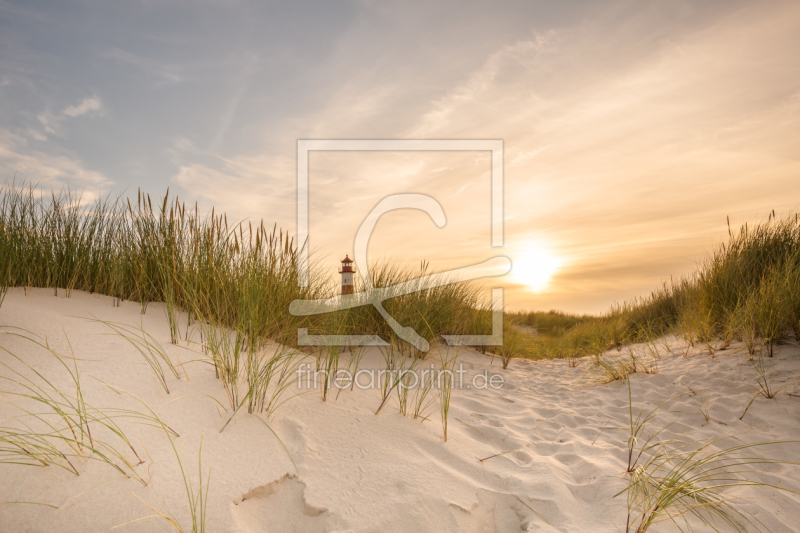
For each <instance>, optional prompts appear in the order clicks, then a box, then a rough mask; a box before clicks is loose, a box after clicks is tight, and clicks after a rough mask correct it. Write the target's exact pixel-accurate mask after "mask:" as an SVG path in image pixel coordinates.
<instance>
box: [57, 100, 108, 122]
mask: <svg viewBox="0 0 800 533" xmlns="http://www.w3.org/2000/svg"><path fill="white" fill-rule="evenodd" d="M102 108H103V102H101V101H100V98H98V97H96V96H93V97H91V98H84V99H83V101H82V102H81V103H80V104H78V105H71V106H69V107H67V108H66V109H64V110H63V111H62V112H61V113H63V114H64V115H66V116H68V117H73V118H75V117H79V116H81V115H83V114H85V113H88V112H89V111H100V110H101V109H102Z"/></svg>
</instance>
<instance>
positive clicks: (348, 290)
mask: <svg viewBox="0 0 800 533" xmlns="http://www.w3.org/2000/svg"><path fill="white" fill-rule="evenodd" d="M353 272H355V270H353V261H352V260H351V259H350V256H348V255H345V256H344V259H342V269H341V270H339V274H341V275H342V296H344V295H345V294H353V292H354V290H353Z"/></svg>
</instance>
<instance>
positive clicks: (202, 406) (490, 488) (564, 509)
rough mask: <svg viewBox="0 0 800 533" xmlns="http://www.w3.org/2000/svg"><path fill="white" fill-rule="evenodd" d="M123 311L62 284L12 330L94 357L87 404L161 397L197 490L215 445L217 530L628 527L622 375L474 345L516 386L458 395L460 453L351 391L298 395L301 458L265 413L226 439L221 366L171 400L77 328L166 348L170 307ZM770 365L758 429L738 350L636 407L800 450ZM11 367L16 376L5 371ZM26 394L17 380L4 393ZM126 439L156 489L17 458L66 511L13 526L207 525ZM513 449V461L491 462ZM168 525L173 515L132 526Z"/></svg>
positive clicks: (175, 385)
mask: <svg viewBox="0 0 800 533" xmlns="http://www.w3.org/2000/svg"><path fill="white" fill-rule="evenodd" d="M111 302H112V300H111V298H108V297H105V296H96V295H89V294H86V293H80V292H78V293H75V294H74V295H73V297H72V298H70V299H67V298H64V297H54V296H53V292H52V291H51V290H34V291H33V293H32V294H31V295H30V296H27V297H26V296H24V295H23V292H22V290H21V289H14V290H12V291H11V292H10V294H9V295H8V296H7V298H6V300H5V302H4V303H3V305H2V307H0V326H4V329H3V330H2V331H5V332H11V331H12V330H10V329H8V327H18V328H24V329H26V330H29V331H30V332H32V333H35V334H36V335H39V336H41V337H45V336H46V337H47V339H48V341H49V342H50V343H51V346H52V347H53V348H54V349H56V350H58V351H60V352H63V353H68V347H67V344H66V342H65V336H64V334H65V333H66V335H67V337H68V338H69V340H70V342H71V343H72V348H73V349H74V353H75V354H76V356H77V357H79V358H80V359H81V360H80V361H79V369H80V372H81V381H82V385H83V389H84V396H85V398H86V400H87V401H88V402H89V403H90V404H92V405H94V406H97V407H112V406H113V407H123V408H126V409H135V410H139V411H144V408H143V407H142V406H141V404H139V403H138V402H137V401H136V400H135V399H133V398H132V397H131V396H129V395H125V394H117V393H116V392H114V391H112V390H111V389H110V388H108V387H107V386H106V385H104V384H103V382H105V383H108V384H112V385H114V386H116V387H120V388H122V389H125V390H126V391H128V392H130V393H131V394H135V395H136V396H138V397H139V398H141V399H142V400H144V401H145V402H147V404H148V405H150V406H151V407H152V408H153V409H154V410H155V411H156V412H157V413H158V415H159V416H160V417H161V418H162V419H163V420H164V421H165V422H166V423H167V424H169V425H170V426H171V427H173V428H174V429H175V430H176V431H177V432H178V433H180V435H181V436H180V438H178V439H176V443H177V444H178V445H179V449H180V450H181V453H182V456H183V458H184V463H185V464H186V465H187V467H188V469H189V472H190V475H191V477H192V479H193V481H194V483H195V484H196V483H197V452H198V447H199V443H200V438H201V436H202V435H205V437H204V442H203V457H202V458H203V468H204V471H207V470H208V469H210V471H211V482H210V495H209V497H208V504H209V509H208V519H207V529H208V530H209V531H217V532H224V531H241V532H256V531H270V532H290V531H359V532H361V531H364V532H367V531H369V532H392V531H403V532H427V531H430V532H444V531H474V532H486V531H488V532H491V531H498V532H511V531H576V532H616V531H624V528H625V518H626V506H625V496H624V495H622V496H620V497H617V498H613V496H614V494H616V493H617V492H619V491H620V490H622V489H623V488H624V487H625V486H626V483H627V481H626V479H627V477H626V476H625V474H624V470H625V465H626V456H625V453H626V451H625V445H626V439H627V435H626V433H625V431H619V430H614V429H605V430H603V429H601V428H603V427H614V426H625V425H626V424H627V416H628V413H627V409H628V397H627V394H628V392H627V387H626V386H625V384H624V383H623V382H619V381H618V382H614V383H610V384H605V385H589V384H588V382H589V380H591V379H592V378H593V376H595V375H596V372H597V371H596V370H595V369H592V368H591V365H590V364H589V362H588V361H584V362H582V363H581V364H580V366H579V367H578V368H574V369H571V368H568V366H567V363H566V361H552V362H539V363H531V362H526V361H517V360H515V361H512V363H511V366H510V368H509V369H508V370H505V371H504V370H502V369H501V368H500V364H499V361H498V360H496V359H495V360H494V361H492V360H491V359H490V358H488V357H486V356H482V355H480V354H478V353H476V352H474V351H472V350H465V351H463V352H462V354H461V356H460V357H461V359H460V360H461V361H462V362H463V363H464V365H465V367H466V368H467V369H469V371H470V373H471V374H472V373H479V372H483V371H484V370H485V369H489V371H490V372H493V373H494V372H496V373H499V374H502V375H503V376H504V378H505V382H506V383H505V386H504V388H503V389H502V390H475V389H469V390H456V391H454V392H453V400H452V409H451V414H450V425H449V435H448V437H449V438H448V442H446V443H445V442H443V441H442V430H441V423H440V420H439V417H438V411H437V410H436V408H435V406H434V411H433V412H432V416H431V420H430V421H428V422H424V423H420V422H419V421H415V420H413V419H411V418H406V417H403V416H401V415H400V414H399V413H397V408H396V406H395V405H396V404H395V403H390V404H389V405H388V406H387V407H386V408H385V409H384V410H383V411H382V412H381V413H380V414H379V415H378V416H375V415H374V414H373V413H374V411H375V409H376V408H377V405H378V404H379V402H380V400H379V395H378V392H377V391H375V390H356V391H354V392H351V391H349V390H347V391H344V392H342V393H341V395H340V396H339V398H338V400H335V399H334V398H329V400H328V401H327V402H325V403H322V402H321V401H320V398H319V395H318V394H307V395H303V396H299V397H296V398H294V399H292V400H290V401H289V402H287V403H286V404H284V405H283V406H282V407H281V408H280V409H279V410H278V411H277V413H276V415H275V417H274V418H273V419H271V420H268V422H269V424H270V426H271V428H272V429H273V430H274V431H275V433H276V434H277V435H278V436H279V437H280V439H281V440H282V441H283V443H284V444H285V445H286V448H287V449H288V454H287V451H286V450H285V449H284V448H283V446H282V445H281V444H280V442H279V441H278V440H277V439H276V437H275V436H274V435H273V434H272V433H271V432H270V430H269V429H268V428H267V426H266V425H265V424H264V422H263V421H262V420H267V419H266V416H265V415H261V417H260V418H259V417H257V416H255V415H248V414H247V413H245V412H240V413H238V414H237V415H236V417H235V418H234V419H233V421H232V422H231V423H230V425H229V426H228V427H227V428H226V429H225V431H224V432H223V433H219V430H220V428H221V427H222V426H223V424H224V423H225V421H226V420H227V419H228V417H229V415H230V413H225V412H223V411H222V409H221V408H219V406H218V405H217V403H216V402H215V401H213V400H212V399H211V398H210V397H213V398H216V399H217V400H218V401H219V402H220V403H221V404H223V405H225V404H226V403H227V401H226V396H225V392H224V390H223V388H222V386H221V384H220V382H219V381H217V380H216V379H215V378H214V374H213V370H212V369H210V368H209V367H208V366H207V365H205V364H203V363H200V362H194V363H189V364H186V365H185V366H186V369H187V372H188V375H189V378H190V381H189V382H187V381H186V379H185V378H184V379H181V380H176V379H174V377H172V376H168V377H167V379H168V383H169V386H170V389H171V394H169V395H167V394H165V393H164V391H163V390H162V389H161V388H160V386H159V385H158V383H157V381H156V380H155V377H154V374H153V372H152V370H151V369H150V368H149V366H147V364H146V363H145V361H144V360H143V359H142V357H141V356H140V355H139V354H138V353H137V352H136V351H135V350H134V349H133V348H132V347H131V346H130V345H128V344H127V343H126V342H125V341H124V340H123V339H120V338H118V337H114V336H108V335H104V333H107V331H106V329H105V328H104V327H103V326H102V325H99V324H96V323H90V322H87V321H86V320H83V319H81V318H78V317H87V316H89V314H92V315H94V316H96V317H98V318H101V319H104V320H112V321H119V322H127V323H130V324H138V323H139V321H140V320H142V319H143V323H144V326H145V328H146V329H147V330H148V331H149V332H150V333H152V334H153V335H155V336H156V337H158V338H159V339H160V340H161V341H163V342H164V343H165V344H166V343H167V342H168V340H169V334H168V328H167V321H166V318H165V316H164V311H163V306H161V305H151V306H150V307H149V308H148V311H147V314H146V315H145V316H144V317H142V316H141V315H140V314H139V306H138V304H136V303H134V302H122V306H121V307H120V308H115V307H112V304H111ZM62 327H63V331H62V329H61V328H62ZM0 347H2V348H5V349H7V350H9V351H11V352H12V353H14V354H16V355H18V356H21V357H23V358H24V359H25V360H26V361H28V362H30V364H32V365H33V366H34V367H35V368H36V369H37V370H38V371H39V372H41V373H43V374H44V375H45V376H47V377H48V378H52V379H53V381H54V383H56V384H57V385H58V386H59V387H60V386H64V387H68V386H69V380H68V379H64V378H65V377H67V375H66V372H65V371H64V369H63V367H61V366H60V365H59V364H58V363H57V362H56V360H55V358H54V357H53V356H52V355H50V354H49V353H47V352H46V351H44V350H42V349H41V348H37V347H34V346H33V345H32V344H31V343H30V342H28V341H26V340H24V339H21V338H19V337H15V336H12V335H8V334H0ZM734 348H736V347H734ZM167 349H168V351H169V353H170V354H171V356H173V358H174V359H175V360H177V358H178V357H180V359H181V360H182V361H187V360H188V359H190V358H191V357H192V353H191V352H189V351H187V350H185V349H180V348H177V347H174V346H168V348H167ZM0 361H2V362H4V363H6V364H8V365H11V366H13V367H14V368H20V367H19V365H18V364H17V363H16V362H15V361H13V360H12V358H11V357H10V356H9V355H8V354H7V353H5V352H0ZM378 361H379V354H378V352H377V350H374V351H369V352H368V353H367V356H366V357H365V360H364V364H365V366H367V367H376V366H378ZM767 363H768V365H769V367H770V368H771V369H772V372H773V379H774V382H775V383H777V384H778V386H780V385H782V384H784V383H787V382H788V383H789V384H788V385H787V387H786V388H784V389H783V391H782V392H781V393H780V394H779V395H778V396H777V398H776V399H775V400H766V399H763V398H759V399H757V400H756V401H755V403H754V404H753V406H752V407H751V408H750V411H749V412H748V413H747V415H746V416H745V418H744V420H743V421H740V420H739V416H740V415H741V414H742V411H743V410H744V408H745V406H746V404H747V402H748V401H749V400H750V398H751V397H752V395H753V393H754V386H755V379H754V377H755V372H754V371H753V369H752V367H751V366H750V365H749V364H748V363H747V358H746V355H745V354H743V353H736V350H733V349H732V350H728V351H725V352H721V353H719V354H718V356H717V357H716V358H715V359H713V360H711V359H710V358H709V357H708V356H707V355H701V354H696V355H691V356H689V357H687V358H684V357H681V356H680V355H678V353H677V350H675V354H671V355H665V356H664V357H663V358H662V360H661V361H660V362H659V369H660V373H659V374H657V375H644V374H637V375H635V376H633V378H632V386H633V394H634V402H635V405H637V406H638V405H639V404H641V403H642V402H647V405H648V407H652V406H654V405H656V404H658V403H660V402H661V401H663V400H664V399H666V398H668V397H670V396H673V395H675V394H678V393H682V392H685V391H688V390H690V389H691V390H693V391H695V393H692V394H687V395H685V396H683V397H681V398H680V399H678V400H676V402H675V404H674V406H673V407H672V409H676V410H681V411H683V413H682V414H680V415H676V416H680V419H679V421H678V422H676V423H675V424H674V425H673V426H671V427H670V429H669V431H667V432H665V434H664V436H665V437H669V436H672V435H676V434H679V433H684V434H686V435H687V436H688V437H690V438H707V437H713V436H722V435H735V438H733V439H731V440H729V441H728V443H729V444H730V445H733V444H736V443H738V442H756V441H766V440H800V410H799V409H798V406H800V398H797V397H793V396H790V395H787V394H786V392H790V393H793V394H800V385H799V384H798V376H800V350H799V349H798V348H797V347H796V346H794V345H784V346H781V347H779V348H778V349H777V351H776V355H775V357H774V358H773V359H771V360H768V361H767ZM0 371H1V372H2V375H8V374H9V372H8V371H7V369H5V368H2V369H0ZM469 380H471V377H469V378H468V380H467V382H469ZM10 388H13V385H10V384H5V385H3V386H0V389H2V390H9V389H10ZM2 396H5V397H6V398H7V399H12V398H11V397H10V396H9V395H8V394H3V395H2ZM702 396H708V397H709V398H710V412H711V420H710V422H708V423H706V422H705V420H704V419H703V417H702V416H701V415H700V413H699V412H698V411H697V410H695V409H694V408H693V407H692V405H693V404H694V403H698V401H699V399H700V398H701V397H702ZM15 401H17V400H15ZM391 402H394V400H391ZM18 414H19V411H17V410H15V409H14V408H13V407H12V406H10V405H9V404H8V403H4V404H3V405H0V418H2V419H4V420H5V421H4V422H3V425H4V426H8V425H12V424H14V423H15V422H14V421H13V420H8V418H9V417H11V416H16V415H18ZM673 419H675V416H673V417H670V418H668V419H666V418H665V420H669V421H671V420H673ZM123 429H124V430H125V431H126V433H127V434H128V436H129V437H130V438H131V440H132V441H133V444H134V446H135V447H136V448H137V451H138V452H139V454H140V455H142V456H143V458H144V459H145V463H144V464H142V465H140V466H138V467H137V471H139V472H140V473H141V475H142V476H143V477H144V478H145V479H146V480H148V483H149V486H147V487H144V486H142V485H141V484H140V483H139V482H137V481H136V480H133V479H127V478H124V477H122V476H121V475H120V474H119V473H118V472H117V471H116V470H114V469H113V468H112V467H110V466H109V465H107V464H104V463H100V462H98V461H85V460H84V461H79V462H77V463H76V466H77V467H78V469H79V471H80V474H81V475H80V476H75V475H73V474H70V473H69V472H66V471H64V470H60V469H57V468H55V467H52V466H51V467H46V468H40V467H31V466H19V465H8V464H2V465H0V479H2V481H3V482H2V484H0V502H14V501H17V502H19V501H25V502H40V503H47V504H50V505H53V506H56V507H58V508H57V509H53V508H50V507H44V506H39V505H31V504H10V503H6V504H0V530H2V531H8V532H24V531H64V532H88V531H107V530H109V529H110V528H112V527H114V526H117V525H120V524H124V523H126V522H129V521H131V520H136V519H137V518H141V517H145V516H148V515H152V514H153V512H152V510H151V509H149V508H148V507H147V506H146V505H145V504H144V503H142V502H141V501H140V500H139V499H137V498H136V497H134V494H135V495H137V496H139V497H140V498H142V499H143V500H145V501H147V502H149V503H151V504H152V505H154V506H157V507H160V508H167V509H169V510H170V511H171V512H172V513H173V514H174V515H175V516H176V517H177V518H178V520H179V521H180V522H181V523H182V524H183V527H184V528H186V529H187V530H191V519H190V518H189V514H188V507H187V498H186V495H185V491H184V487H183V482H182V480H181V477H180V471H179V469H178V463H177V461H176V458H175V455H174V453H173V451H172V449H171V448H170V446H169V441H168V440H167V438H166V437H165V436H164V434H163V432H160V431H158V430H156V429H153V428H148V427H141V426H137V425H132V424H124V425H123ZM120 449H121V450H122V448H120ZM509 450H515V451H512V452H511V453H506V454H504V455H501V456H498V457H494V458H492V459H489V460H486V461H484V462H480V461H479V459H482V458H486V457H489V456H491V455H494V454H498V453H502V452H507V451H509ZM775 450H776V452H777V455H780V456H781V457H782V458H784V459H792V460H795V461H797V460H800V447H799V446H798V445H797V444H784V445H780V446H778V447H776V448H775ZM129 455H130V454H129ZM290 455H291V459H290ZM292 460H293V461H294V464H293V462H292ZM295 465H296V469H295ZM791 476H795V477H791ZM796 476H797V470H796V469H791V468H790V467H787V466H782V465H778V466H774V467H770V468H769V472H768V473H763V474H760V477H759V479H761V480H763V481H768V482H778V483H781V484H783V485H785V486H787V487H788V488H791V489H793V490H796V491H800V479H797V477H796ZM737 495H738V496H742V497H744V498H747V499H746V500H745V501H744V503H743V505H744V507H745V508H746V509H747V510H748V511H750V512H752V513H753V515H754V516H755V517H756V518H757V519H758V520H760V521H761V523H762V524H764V526H765V530H767V531H771V532H788V531H798V530H800V526H798V524H800V496H797V495H793V494H788V493H777V492H775V491H768V490H767V491H759V490H757V489H747V490H740V491H739V492H737ZM673 529H674V528H672V527H661V529H658V528H654V530H656V531H659V530H660V531H669V530H673ZM170 530H172V529H171V527H170V526H169V524H168V523H167V522H165V521H164V520H161V519H148V520H144V521H139V522H135V523H133V524H129V525H126V526H124V527H122V528H120V529H119V531H129V532H136V531H170ZM700 531H702V529H700Z"/></svg>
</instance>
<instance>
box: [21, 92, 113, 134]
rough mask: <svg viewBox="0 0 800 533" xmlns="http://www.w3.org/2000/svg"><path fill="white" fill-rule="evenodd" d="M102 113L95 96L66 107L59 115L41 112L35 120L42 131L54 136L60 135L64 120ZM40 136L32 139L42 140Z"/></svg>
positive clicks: (101, 104) (100, 103)
mask: <svg viewBox="0 0 800 533" xmlns="http://www.w3.org/2000/svg"><path fill="white" fill-rule="evenodd" d="M102 111H103V102H102V100H100V98H99V97H97V96H92V97H89V98H84V99H83V100H82V101H81V102H80V103H78V104H76V105H71V106H67V107H65V108H64V109H62V110H61V111H60V112H59V113H55V114H54V113H51V112H50V111H42V112H41V113H39V114H38V115H37V116H36V118H37V119H38V120H39V122H40V123H41V125H42V127H43V128H44V131H45V132H47V133H52V134H54V135H58V134H60V133H61V128H60V126H61V123H62V121H63V120H64V119H67V118H76V117H79V116H81V115H85V114H87V113H92V112H98V113H99V112H102ZM42 137H43V136H42V135H41V134H37V135H34V138H37V139H38V140H44V139H43V138H42Z"/></svg>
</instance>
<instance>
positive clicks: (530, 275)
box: [511, 247, 561, 292]
mask: <svg viewBox="0 0 800 533" xmlns="http://www.w3.org/2000/svg"><path fill="white" fill-rule="evenodd" d="M560 267H561V261H560V260H559V259H558V258H557V257H555V256H554V255H553V254H552V253H551V252H549V251H548V250H546V249H544V248H539V247H531V248H528V249H527V250H525V251H524V252H522V253H520V254H519V255H517V256H516V257H515V258H514V259H513V265H512V267H511V272H512V274H513V276H514V278H516V280H517V281H518V282H519V283H522V284H523V285H526V286H527V287H528V290H530V291H532V292H541V291H543V290H544V289H545V288H547V285H548V283H549V282H550V278H552V277H553V274H555V273H556V271H558V269H559V268H560Z"/></svg>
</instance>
